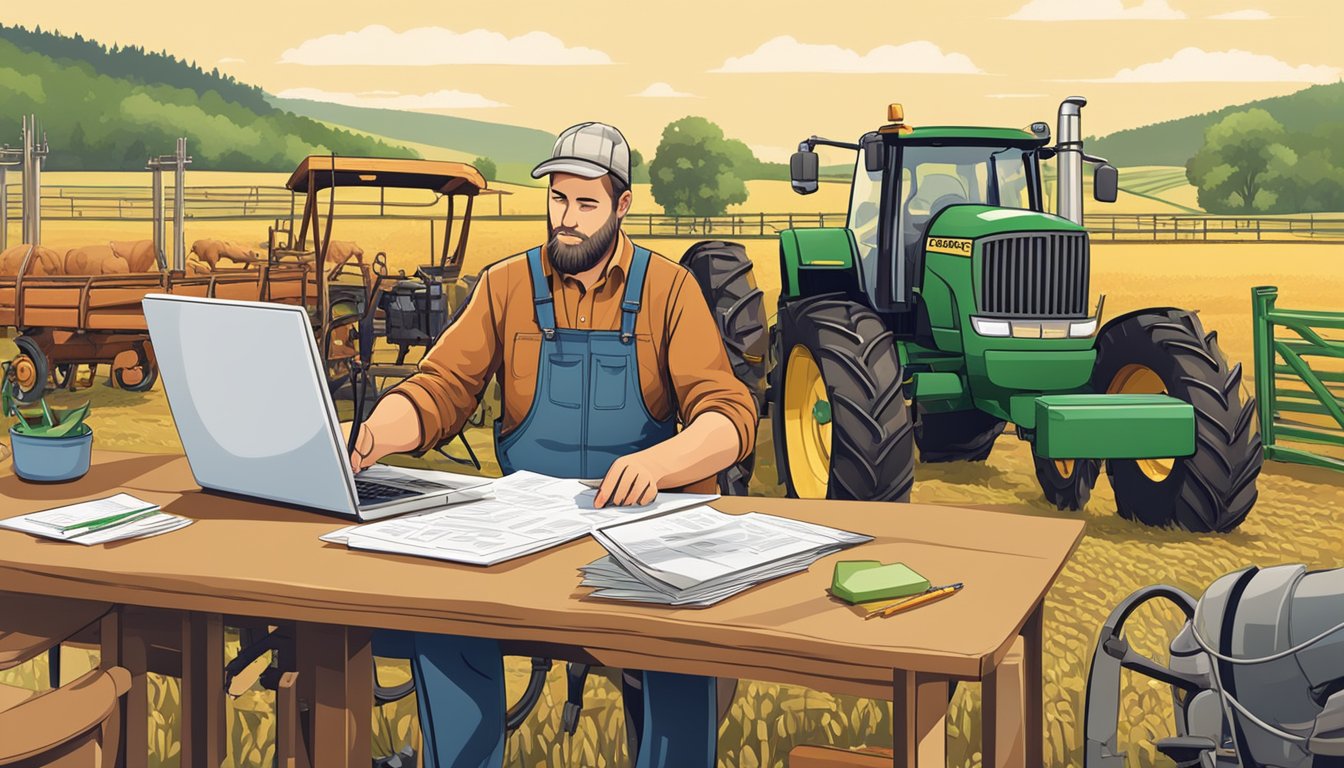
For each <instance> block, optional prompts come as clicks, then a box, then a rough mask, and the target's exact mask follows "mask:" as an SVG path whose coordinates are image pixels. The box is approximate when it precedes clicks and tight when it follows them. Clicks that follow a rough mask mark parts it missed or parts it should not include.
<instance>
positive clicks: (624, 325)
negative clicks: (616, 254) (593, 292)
mask: <svg viewBox="0 0 1344 768" xmlns="http://www.w3.org/2000/svg"><path fill="white" fill-rule="evenodd" d="M649 258H650V254H649V251H648V249H647V248H642V247H640V246H638V245H636V246H635V254H634V256H633V257H632V258H631V260H630V274H629V276H628V277H627V278H626V281H625V296H624V297H623V298H622V300H621V343H623V344H629V343H630V340H631V339H633V338H635V315H637V314H639V301H640V297H641V296H643V294H644V276H645V275H646V274H647V273H648V271H649Z"/></svg>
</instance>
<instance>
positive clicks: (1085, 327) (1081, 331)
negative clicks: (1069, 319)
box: [1069, 317, 1097, 339]
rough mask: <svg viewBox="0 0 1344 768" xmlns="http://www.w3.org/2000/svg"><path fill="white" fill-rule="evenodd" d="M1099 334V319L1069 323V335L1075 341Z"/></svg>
mask: <svg viewBox="0 0 1344 768" xmlns="http://www.w3.org/2000/svg"><path fill="white" fill-rule="evenodd" d="M1096 332H1097V318H1095V317H1094V318H1092V319H1091V320H1084V321H1083V322H1081V323H1069V335H1070V336H1072V337H1073V338H1075V339H1083V338H1087V337H1088V336H1091V335H1092V334H1094V333H1096Z"/></svg>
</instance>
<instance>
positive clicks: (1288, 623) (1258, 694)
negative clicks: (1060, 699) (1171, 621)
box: [1083, 565, 1344, 768]
mask: <svg viewBox="0 0 1344 768" xmlns="http://www.w3.org/2000/svg"><path fill="white" fill-rule="evenodd" d="M1159 598H1160V599H1165V600H1167V601H1169V602H1171V603H1174V604H1175V605H1176V606H1177V607H1178V608H1180V610H1181V611H1182V612H1183V613H1184V614H1185V617H1186V622H1185V625H1184V626H1183V627H1182V628H1181V630H1180V632H1179V633H1178V634H1177V635H1176V637H1175V638H1174V639H1173V640H1172V642H1171V661H1170V665H1169V666H1163V665H1161V664H1159V663H1157V662H1155V661H1153V660H1151V659H1148V658H1146V657H1144V656H1142V655H1141V654H1139V653H1138V652H1136V651H1135V650H1134V649H1133V648H1131V647H1130V645H1129V642H1128V641H1127V640H1126V639H1125V635H1124V625H1125V622H1126V620H1127V619H1128V618H1129V617H1130V616H1131V615H1133V613H1134V612H1135V610H1137V609H1138V608H1139V607H1140V606H1142V605H1143V604H1145V603H1147V602H1149V601H1152V600H1157V599H1159ZM1121 669H1128V670H1131V671H1134V672H1138V673H1140V674H1143V675H1145V676H1147V677H1150V678H1152V679H1154V680H1157V681H1159V682H1162V683H1166V684H1167V685H1169V686H1171V695H1172V705H1173V710H1174V713H1175V720H1176V722H1175V731H1176V736H1174V737H1172V738H1166V739H1161V740H1159V741H1158V742H1157V743H1156V745H1155V746H1156V747H1157V749H1158V750H1159V751H1161V752H1162V753H1163V754H1165V755H1166V756H1167V757H1169V758H1171V759H1172V760H1173V761H1175V763H1176V765H1178V766H1182V767H1185V766H1201V767H1202V768H1232V767H1233V766H1238V767H1241V768H1251V767H1253V766H1255V767H1258V766H1265V767H1266V768H1269V767H1271V766H1272V767H1274V768H1326V767H1327V766H1334V767H1336V768H1338V766H1344V569H1339V568H1336V569H1333V570H1325V571H1308V570H1307V568H1306V566H1304V565H1280V566H1274V567H1270V568H1257V567H1254V566H1252V567H1248V568H1244V569H1242V570H1239V571H1235V572H1233V573H1230V574H1227V575H1226V576H1222V577H1221V578H1219V579H1218V580H1216V581H1214V582H1213V584H1211V585H1209V588H1208V589H1207V590H1206V591H1205V592H1204V595H1203V597H1201V598H1200V599H1199V601H1198V602H1196V601H1195V600H1194V598H1192V597H1191V596H1190V595H1188V594H1186V593H1185V592H1183V591H1181V590H1179V589H1177V588H1175V587H1170V586H1165V585H1157V586H1152V587H1145V588H1144V589H1140V590H1138V591H1137V592H1135V593H1134V594H1132V595H1130V596H1129V597H1128V598H1126V599H1125V600H1124V601H1123V602H1121V603H1120V605H1118V606H1117V607H1116V608H1115V610H1114V611H1112V612H1111V615H1110V616H1109V617H1108V618H1107V619H1106V624H1105V626H1104V627H1102V630H1101V636H1100V638H1099V639H1098V641H1097V648H1096V651H1095V652H1094V653H1093V655H1092V667H1091V670H1090V671H1089V673H1088V679H1087V705H1086V707H1087V708H1086V716H1085V726H1084V727H1085V730H1086V744H1085V747H1084V749H1085V753H1084V762H1083V765H1084V766H1085V768H1123V766H1124V765H1125V764H1126V763H1125V755H1124V753H1123V752H1120V751H1119V745H1118V743H1117V735H1116V732H1117V721H1118V718H1119V717H1120V714H1121V713H1120V670H1121Z"/></svg>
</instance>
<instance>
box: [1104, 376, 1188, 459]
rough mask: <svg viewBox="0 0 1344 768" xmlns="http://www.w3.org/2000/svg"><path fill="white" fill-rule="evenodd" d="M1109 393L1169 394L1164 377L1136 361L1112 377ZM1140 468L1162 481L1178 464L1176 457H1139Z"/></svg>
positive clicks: (1107, 390)
mask: <svg viewBox="0 0 1344 768" xmlns="http://www.w3.org/2000/svg"><path fill="white" fill-rule="evenodd" d="M1106 394H1108V395H1165V394H1167V385H1166V384H1163V383H1162V377H1161V376H1158V375H1157V371H1154V370H1153V369H1152V368H1149V367H1148V366H1146V365H1139V364H1138V363H1134V364H1132V365H1126V366H1125V367H1124V368H1121V369H1120V370H1119V371H1118V372H1117V373H1116V374H1115V378H1113V379H1111V385H1110V386H1109V387H1107V388H1106ZM1136 462H1137V463H1138V465H1139V469H1140V470H1142V471H1143V474H1145V475H1147V476H1148V479H1149V480H1152V481H1153V482H1155V483H1160V482H1162V481H1163V480H1166V479H1167V477H1168V476H1170V475H1171V470H1172V468H1173V467H1175V466H1176V459H1174V458H1171V459H1137V460H1136Z"/></svg>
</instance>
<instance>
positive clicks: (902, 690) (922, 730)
mask: <svg viewBox="0 0 1344 768" xmlns="http://www.w3.org/2000/svg"><path fill="white" fill-rule="evenodd" d="M894 684H895V685H894V688H895V691H894V696H893V697H892V702H893V706H892V719H893V723H892V751H893V752H894V753H895V754H894V755H893V758H894V760H895V765H896V766H898V768H916V766H922V768H933V766H938V768H943V766H946V765H947V705H948V700H947V699H948V685H947V680H946V679H944V678H939V677H934V676H931V675H926V674H920V673H915V672H906V671H904V670H896V673H895V676H894Z"/></svg>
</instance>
